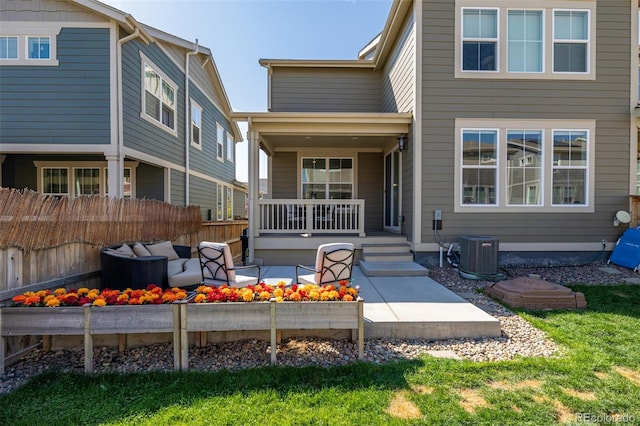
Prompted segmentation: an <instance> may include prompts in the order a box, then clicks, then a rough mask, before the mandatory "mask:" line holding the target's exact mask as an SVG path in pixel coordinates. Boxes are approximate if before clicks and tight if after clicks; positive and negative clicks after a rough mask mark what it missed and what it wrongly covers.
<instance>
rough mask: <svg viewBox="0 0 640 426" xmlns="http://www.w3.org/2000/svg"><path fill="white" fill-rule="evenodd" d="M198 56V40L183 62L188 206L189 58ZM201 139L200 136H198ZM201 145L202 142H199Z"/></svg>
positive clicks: (185, 177) (187, 193) (185, 170)
mask: <svg viewBox="0 0 640 426" xmlns="http://www.w3.org/2000/svg"><path fill="white" fill-rule="evenodd" d="M197 54H198V39H196V43H195V49H194V50H192V51H190V52H187V54H186V55H185V58H184V61H185V66H184V205H185V206H188V205H189V167H190V162H189V146H190V144H191V142H190V141H191V131H190V130H191V105H189V57H190V56H193V55H197ZM200 137H202V135H201V136H200ZM200 143H202V141H200Z"/></svg>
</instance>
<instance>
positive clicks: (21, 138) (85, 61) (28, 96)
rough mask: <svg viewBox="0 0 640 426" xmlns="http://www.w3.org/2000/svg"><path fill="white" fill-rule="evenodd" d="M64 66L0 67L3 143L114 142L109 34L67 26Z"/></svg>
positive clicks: (61, 52)
mask: <svg viewBox="0 0 640 426" xmlns="http://www.w3.org/2000/svg"><path fill="white" fill-rule="evenodd" d="M57 44H58V50H57V58H58V61H59V66H57V67H56V66H33V67H30V66H0V108H1V109H2V114H0V128H1V129H2V132H1V133H0V142H2V143H12V144H83V145H84V144H108V143H110V112H109V102H110V98H109V88H110V85H109V84H110V82H109V30H108V29H107V28H63V29H62V31H61V32H60V34H59V35H58V39H57Z"/></svg>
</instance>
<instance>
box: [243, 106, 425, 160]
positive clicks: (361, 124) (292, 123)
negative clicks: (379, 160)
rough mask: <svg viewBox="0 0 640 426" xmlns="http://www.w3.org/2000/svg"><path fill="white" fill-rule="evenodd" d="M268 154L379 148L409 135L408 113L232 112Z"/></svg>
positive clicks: (410, 117)
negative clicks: (255, 134)
mask: <svg viewBox="0 0 640 426" xmlns="http://www.w3.org/2000/svg"><path fill="white" fill-rule="evenodd" d="M233 118H235V119H238V120H246V121H248V122H249V123H250V129H251V130H253V131H257V132H259V134H260V141H261V143H262V144H263V146H264V147H265V148H267V151H271V152H273V151H277V150H286V149H289V148H304V147H327V148H333V147H343V148H367V149H371V148H382V147H383V146H384V145H386V144H389V143H390V142H394V141H395V138H397V137H398V136H400V135H404V134H407V133H408V132H409V126H410V125H411V122H412V120H413V115H412V114H411V113H326V112H317V113H309V112H287V113H278V112H267V113H234V114H233Z"/></svg>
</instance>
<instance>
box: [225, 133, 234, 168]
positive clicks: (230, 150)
mask: <svg viewBox="0 0 640 426" xmlns="http://www.w3.org/2000/svg"><path fill="white" fill-rule="evenodd" d="M233 147H234V144H233V138H232V137H231V133H229V132H227V148H226V150H227V160H228V161H230V162H232V163H233V162H234V158H233V154H234V152H235V149H233Z"/></svg>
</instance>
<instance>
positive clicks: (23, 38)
mask: <svg viewBox="0 0 640 426" xmlns="http://www.w3.org/2000/svg"><path fill="white" fill-rule="evenodd" d="M5 24H6V23H4V22H3V27H4V25H5ZM3 29H5V28H3ZM7 29H8V28H7ZM59 30H60V28H58V29H57V32H44V31H51V28H49V27H47V26H45V27H44V28H43V29H42V31H30V32H29V33H28V34H25V33H21V34H17V33H12V34H8V33H7V34H5V33H2V34H0V35H1V36H2V37H17V38H18V58H16V59H0V65H12V66H25V65H26V66H47V67H55V66H58V65H59V62H58V57H57V54H58V53H57V52H58V37H57V34H58V32H59ZM29 37H48V38H49V59H37V58H29V52H28V49H29V43H28V42H27V40H28V39H29Z"/></svg>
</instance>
